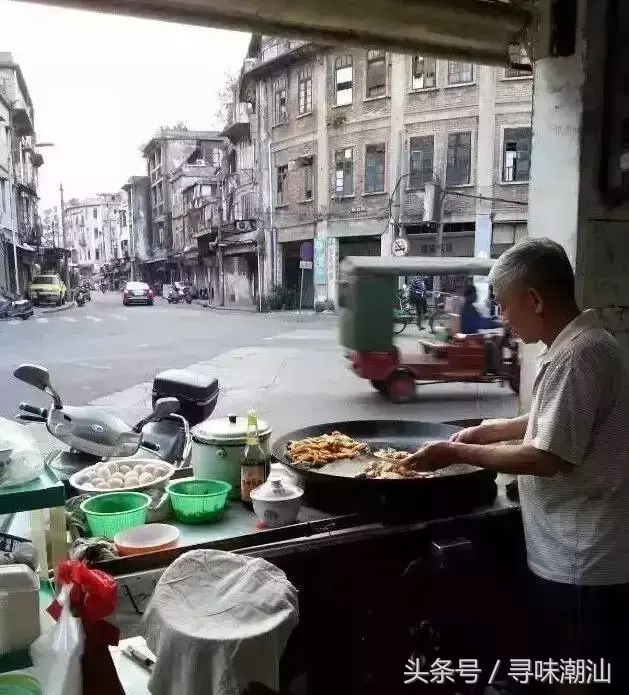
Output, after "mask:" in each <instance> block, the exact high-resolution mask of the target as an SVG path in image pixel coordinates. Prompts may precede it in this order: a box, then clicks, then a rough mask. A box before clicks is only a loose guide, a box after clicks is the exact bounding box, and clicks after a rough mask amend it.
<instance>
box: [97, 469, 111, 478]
mask: <svg viewBox="0 0 629 695" xmlns="http://www.w3.org/2000/svg"><path fill="white" fill-rule="evenodd" d="M98 473H99V475H100V477H101V478H102V479H103V480H109V478H111V471H110V470H109V468H107V467H106V466H101V467H100V468H99V469H98Z"/></svg>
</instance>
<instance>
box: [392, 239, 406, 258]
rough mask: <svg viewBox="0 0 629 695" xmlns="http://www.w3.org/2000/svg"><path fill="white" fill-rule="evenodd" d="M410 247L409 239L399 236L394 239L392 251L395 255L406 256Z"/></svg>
mask: <svg viewBox="0 0 629 695" xmlns="http://www.w3.org/2000/svg"><path fill="white" fill-rule="evenodd" d="M408 248H409V244H408V239H407V238H406V237H403V236H399V237H396V238H395V239H394V240H393V245H392V247H391V251H392V253H393V255H394V256H406V254H407V253H408Z"/></svg>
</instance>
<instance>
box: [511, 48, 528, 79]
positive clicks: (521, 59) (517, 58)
mask: <svg viewBox="0 0 629 695" xmlns="http://www.w3.org/2000/svg"><path fill="white" fill-rule="evenodd" d="M509 62H510V63H511V64H512V65H530V64H531V60H530V58H529V56H528V53H527V52H526V48H524V46H520V45H519V44H518V45H515V46H513V45H512V46H509ZM532 74H533V73H532V72H531V71H530V70H520V69H519V68H515V67H512V68H506V69H505V77H506V78H509V77H532Z"/></svg>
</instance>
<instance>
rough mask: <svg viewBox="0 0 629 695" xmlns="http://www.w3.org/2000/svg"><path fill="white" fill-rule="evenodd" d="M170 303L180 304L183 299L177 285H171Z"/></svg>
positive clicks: (168, 298)
mask: <svg viewBox="0 0 629 695" xmlns="http://www.w3.org/2000/svg"><path fill="white" fill-rule="evenodd" d="M167 300H168V303H169V304H179V302H180V301H181V300H182V296H181V292H180V291H179V290H178V289H177V288H176V287H174V286H173V287H171V288H170V291H169V292H168V297H167Z"/></svg>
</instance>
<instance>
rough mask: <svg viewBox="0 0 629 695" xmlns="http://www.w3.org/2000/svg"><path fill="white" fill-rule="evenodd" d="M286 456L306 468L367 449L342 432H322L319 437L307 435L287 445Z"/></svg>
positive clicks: (317, 466) (298, 466)
mask: <svg viewBox="0 0 629 695" xmlns="http://www.w3.org/2000/svg"><path fill="white" fill-rule="evenodd" d="M287 449H288V457H289V458H290V460H291V461H292V462H293V464H294V465H295V466H297V468H302V469H304V470H308V469H310V468H321V467H322V466H325V465H326V463H332V462H333V461H340V460H342V459H354V458H356V457H357V456H358V455H359V454H361V453H363V452H364V451H366V450H367V445H366V444H361V443H360V442H357V441H356V440H355V439H352V438H351V437H348V436H347V435H346V434H343V433H342V432H332V434H322V435H321V436H319V437H307V438H306V439H299V440H297V441H296V442H289V443H288V445H287Z"/></svg>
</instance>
